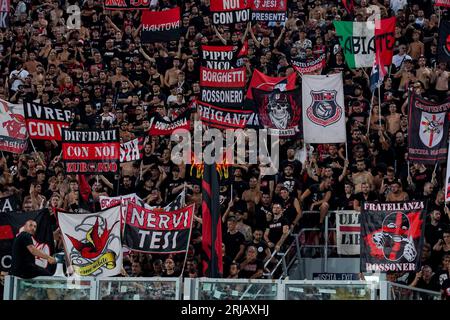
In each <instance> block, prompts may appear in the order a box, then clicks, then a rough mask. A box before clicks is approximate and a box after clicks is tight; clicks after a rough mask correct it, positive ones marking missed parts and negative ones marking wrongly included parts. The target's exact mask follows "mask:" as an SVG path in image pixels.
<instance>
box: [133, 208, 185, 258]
mask: <svg viewBox="0 0 450 320" xmlns="http://www.w3.org/2000/svg"><path fill="white" fill-rule="evenodd" d="M193 217H194V205H190V206H187V207H184V208H181V209H179V210H176V211H164V210H162V209H147V208H144V207H141V206H139V205H137V204H134V203H129V204H128V212H127V218H126V221H125V228H124V244H125V246H126V247H127V248H129V249H131V250H133V251H137V252H145V253H181V252H186V251H187V250H188V246H189V241H190V235H191V228H192V219H193Z"/></svg>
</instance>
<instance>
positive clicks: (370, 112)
mask: <svg viewBox="0 0 450 320" xmlns="http://www.w3.org/2000/svg"><path fill="white" fill-rule="evenodd" d="M373 97H374V94H373V93H372V99H370V108H369V123H368V124H367V133H366V135H368V134H369V131H370V120H371V118H372V106H373Z"/></svg>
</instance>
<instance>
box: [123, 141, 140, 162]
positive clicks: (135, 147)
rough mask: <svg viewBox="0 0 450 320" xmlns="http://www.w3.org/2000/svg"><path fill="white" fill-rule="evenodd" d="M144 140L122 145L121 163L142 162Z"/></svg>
mask: <svg viewBox="0 0 450 320" xmlns="http://www.w3.org/2000/svg"><path fill="white" fill-rule="evenodd" d="M143 141H144V138H142V137H140V138H136V139H133V140H130V141H128V142H124V143H121V144H120V162H121V163H123V162H130V161H136V160H140V159H141V156H142V147H143V146H142V142H143Z"/></svg>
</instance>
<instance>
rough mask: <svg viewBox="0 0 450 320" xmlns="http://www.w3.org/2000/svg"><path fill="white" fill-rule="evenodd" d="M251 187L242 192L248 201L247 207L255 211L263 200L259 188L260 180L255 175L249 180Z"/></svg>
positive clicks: (243, 198)
mask: <svg viewBox="0 0 450 320" xmlns="http://www.w3.org/2000/svg"><path fill="white" fill-rule="evenodd" d="M248 185H249V189H247V190H245V191H244V192H243V193H242V200H244V201H245V202H247V209H248V211H249V212H250V213H254V212H255V206H256V205H257V204H258V203H259V201H260V200H261V196H262V193H261V191H260V190H259V182H258V179H257V178H255V177H251V178H250V180H249V183H248Z"/></svg>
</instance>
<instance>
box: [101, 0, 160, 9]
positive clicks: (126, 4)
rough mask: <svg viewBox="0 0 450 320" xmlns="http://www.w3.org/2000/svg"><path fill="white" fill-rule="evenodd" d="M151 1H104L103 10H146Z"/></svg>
mask: <svg viewBox="0 0 450 320" xmlns="http://www.w3.org/2000/svg"><path fill="white" fill-rule="evenodd" d="M150 2H151V0H138V1H136V0H105V3H104V4H105V10H148V9H149V8H150Z"/></svg>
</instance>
